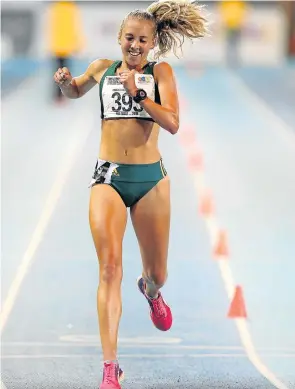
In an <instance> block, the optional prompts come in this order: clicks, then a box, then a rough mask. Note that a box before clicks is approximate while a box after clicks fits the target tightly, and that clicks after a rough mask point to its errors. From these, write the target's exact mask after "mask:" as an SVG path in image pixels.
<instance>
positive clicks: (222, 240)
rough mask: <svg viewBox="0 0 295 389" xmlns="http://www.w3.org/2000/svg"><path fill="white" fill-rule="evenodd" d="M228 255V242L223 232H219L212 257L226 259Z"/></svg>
mask: <svg viewBox="0 0 295 389" xmlns="http://www.w3.org/2000/svg"><path fill="white" fill-rule="evenodd" d="M228 255H229V250H228V242H227V236H226V233H225V231H223V230H221V231H220V232H219V235H218V239H217V242H216V245H215V247H214V256H216V257H220V256H222V257H226V256H228Z"/></svg>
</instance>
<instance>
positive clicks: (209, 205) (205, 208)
mask: <svg viewBox="0 0 295 389" xmlns="http://www.w3.org/2000/svg"><path fill="white" fill-rule="evenodd" d="M199 211H200V213H201V215H203V216H208V215H210V214H212V213H213V200H212V196H211V194H210V193H209V192H207V193H205V194H203V196H202V197H201V201H200V207H199Z"/></svg>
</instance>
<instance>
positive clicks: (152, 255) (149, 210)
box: [131, 176, 170, 271]
mask: <svg viewBox="0 0 295 389" xmlns="http://www.w3.org/2000/svg"><path fill="white" fill-rule="evenodd" d="M131 219H132V223H133V226H134V230H135V233H136V236H137V239H138V243H139V247H140V251H141V256H142V261H143V266H144V269H146V270H151V271H154V270H156V269H158V270H165V269H166V267H167V256H168V245H169V232H170V180H169V177H168V176H166V177H165V178H163V179H162V180H161V181H159V182H158V184H157V185H156V186H154V187H153V189H151V190H150V191H149V192H148V193H147V194H146V195H145V196H144V197H143V198H142V199H141V200H139V201H138V202H137V203H136V204H135V205H134V206H133V207H132V209H131Z"/></svg>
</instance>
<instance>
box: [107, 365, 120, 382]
mask: <svg viewBox="0 0 295 389" xmlns="http://www.w3.org/2000/svg"><path fill="white" fill-rule="evenodd" d="M114 377H116V378H117V366H116V365H115V364H114V363H110V364H108V365H105V381H106V382H107V383H108V384H111V383H112V380H113V379H114Z"/></svg>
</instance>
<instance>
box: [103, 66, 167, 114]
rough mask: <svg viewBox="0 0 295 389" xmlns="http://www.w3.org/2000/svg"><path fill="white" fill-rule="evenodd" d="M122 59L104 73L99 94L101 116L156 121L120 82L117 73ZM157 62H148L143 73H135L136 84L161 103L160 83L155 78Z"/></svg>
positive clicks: (148, 95)
mask: <svg viewBox="0 0 295 389" xmlns="http://www.w3.org/2000/svg"><path fill="white" fill-rule="evenodd" d="M121 63H122V61H115V62H114V63H113V64H112V65H111V66H110V67H109V68H108V69H107V70H106V72H105V73H104V75H103V77H102V79H101V81H100V84H99V94H100V103H101V118H102V119H106V120H112V119H144V120H151V121H154V120H153V119H152V118H151V116H150V115H149V114H148V113H147V112H146V111H145V110H144V109H143V107H141V106H140V104H137V103H135V102H134V101H133V98H132V97H131V96H130V95H128V93H127V92H126V90H125V88H124V86H123V85H122V84H121V83H120V77H119V76H117V75H116V71H117V69H118V67H119V66H120V65H121ZM155 63H156V62H149V63H147V64H146V65H145V66H144V68H143V70H144V72H143V73H135V84H136V86H137V87H138V88H140V89H144V90H145V91H146V93H147V97H148V98H150V99H151V100H153V101H155V102H156V103H158V104H161V100H160V95H159V90H158V85H157V84H156V83H155V79H154V65H155Z"/></svg>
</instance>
